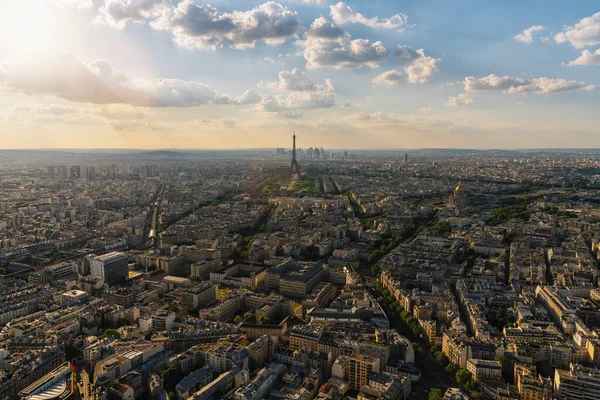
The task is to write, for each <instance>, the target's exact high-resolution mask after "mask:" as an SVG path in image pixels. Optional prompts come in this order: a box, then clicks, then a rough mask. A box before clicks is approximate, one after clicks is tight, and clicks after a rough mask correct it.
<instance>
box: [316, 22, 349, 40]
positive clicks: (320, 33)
mask: <svg viewBox="0 0 600 400" xmlns="http://www.w3.org/2000/svg"><path fill="white" fill-rule="evenodd" d="M306 36H307V37H308V38H309V39H312V40H316V39H322V40H338V39H342V38H344V37H348V36H349V35H348V33H347V32H344V30H343V29H341V28H340V27H339V26H337V25H335V24H334V23H333V22H331V21H330V20H328V19H327V18H325V17H319V18H317V19H315V20H314V21H313V23H312V24H311V26H310V28H309V29H308V31H307V32H306Z"/></svg>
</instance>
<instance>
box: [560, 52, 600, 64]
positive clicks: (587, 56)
mask: <svg viewBox="0 0 600 400" xmlns="http://www.w3.org/2000/svg"><path fill="white" fill-rule="evenodd" d="M566 65H568V66H574V65H598V66H600V49H598V50H596V51H594V52H591V51H589V50H583V51H582V52H581V55H580V56H579V57H578V58H577V59H575V60H573V61H571V62H569V63H567V64H566Z"/></svg>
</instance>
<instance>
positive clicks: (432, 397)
mask: <svg viewBox="0 0 600 400" xmlns="http://www.w3.org/2000/svg"><path fill="white" fill-rule="evenodd" d="M443 396H444V394H443V393H442V389H440V388H433V389H431V392H429V400H442V397H443Z"/></svg>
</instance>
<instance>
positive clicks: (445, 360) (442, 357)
mask: <svg viewBox="0 0 600 400" xmlns="http://www.w3.org/2000/svg"><path fill="white" fill-rule="evenodd" d="M435 359H436V360H437V362H439V363H440V364H442V365H446V364H448V357H446V355H445V354H444V353H442V352H441V351H440V352H437V353H436V354H435Z"/></svg>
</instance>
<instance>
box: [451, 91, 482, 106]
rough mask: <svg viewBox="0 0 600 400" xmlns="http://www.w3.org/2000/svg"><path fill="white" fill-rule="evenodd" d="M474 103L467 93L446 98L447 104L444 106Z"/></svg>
mask: <svg viewBox="0 0 600 400" xmlns="http://www.w3.org/2000/svg"><path fill="white" fill-rule="evenodd" d="M474 101H475V99H473V97H471V95H470V94H469V93H461V94H459V95H458V96H450V97H448V102H447V103H446V104H447V105H449V106H464V105H467V104H471V103H473V102H474Z"/></svg>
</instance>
